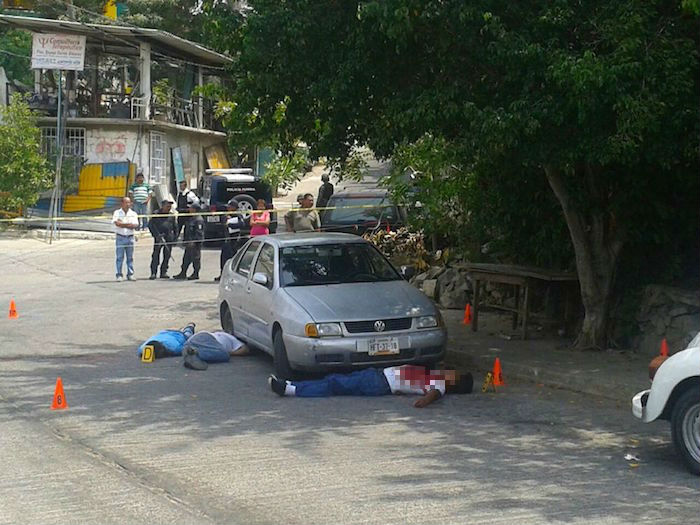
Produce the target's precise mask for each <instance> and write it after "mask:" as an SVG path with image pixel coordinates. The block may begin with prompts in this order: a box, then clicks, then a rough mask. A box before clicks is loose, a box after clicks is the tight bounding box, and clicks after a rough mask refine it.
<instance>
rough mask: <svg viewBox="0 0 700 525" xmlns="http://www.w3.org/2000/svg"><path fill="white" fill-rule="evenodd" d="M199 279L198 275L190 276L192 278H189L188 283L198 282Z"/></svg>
mask: <svg viewBox="0 0 700 525" xmlns="http://www.w3.org/2000/svg"><path fill="white" fill-rule="evenodd" d="M197 279H199V274H198V273H193V274H192V275H190V276H189V277H188V278H187V280H188V281H196V280H197Z"/></svg>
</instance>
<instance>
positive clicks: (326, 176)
mask: <svg viewBox="0 0 700 525" xmlns="http://www.w3.org/2000/svg"><path fill="white" fill-rule="evenodd" d="M321 180H322V181H323V182H328V181H329V180H331V178H330V177H329V176H328V174H327V173H324V174H323V175H321Z"/></svg>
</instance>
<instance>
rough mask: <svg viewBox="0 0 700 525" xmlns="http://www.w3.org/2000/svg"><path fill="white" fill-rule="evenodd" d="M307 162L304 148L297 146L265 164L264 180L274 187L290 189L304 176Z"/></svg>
mask: <svg viewBox="0 0 700 525" xmlns="http://www.w3.org/2000/svg"><path fill="white" fill-rule="evenodd" d="M307 162H308V157H307V155H306V150H305V149H304V148H299V147H297V148H295V150H294V152H292V153H291V154H289V153H288V154H284V155H277V157H275V158H274V159H273V160H272V161H271V162H268V163H266V164H265V170H266V171H265V173H264V175H263V180H265V182H267V183H268V184H269V185H270V187H271V188H273V189H274V188H285V189H289V188H291V187H292V186H293V185H294V184H296V183H297V182H298V181H299V180H300V179H301V178H302V177H303V176H304V173H305V166H306V163H307Z"/></svg>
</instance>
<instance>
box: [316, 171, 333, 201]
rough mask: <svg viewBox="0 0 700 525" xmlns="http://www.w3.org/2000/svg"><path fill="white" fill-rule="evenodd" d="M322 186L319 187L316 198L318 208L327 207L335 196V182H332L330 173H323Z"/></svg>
mask: <svg viewBox="0 0 700 525" xmlns="http://www.w3.org/2000/svg"><path fill="white" fill-rule="evenodd" d="M321 181H322V184H321V187H320V188H319V189H318V199H316V207H317V208H325V207H326V206H328V200H329V199H330V198H331V197H332V196H333V184H331V182H330V177H329V176H328V174H326V173H324V174H323V175H321Z"/></svg>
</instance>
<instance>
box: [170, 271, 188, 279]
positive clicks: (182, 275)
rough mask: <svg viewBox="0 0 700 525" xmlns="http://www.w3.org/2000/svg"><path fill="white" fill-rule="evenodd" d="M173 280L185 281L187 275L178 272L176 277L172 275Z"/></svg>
mask: <svg viewBox="0 0 700 525" xmlns="http://www.w3.org/2000/svg"><path fill="white" fill-rule="evenodd" d="M173 279H177V280H179V281H181V280H182V279H187V274H186V273H185V272H180V273H178V274H177V275H173Z"/></svg>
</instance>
